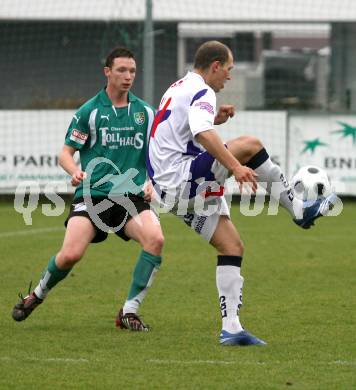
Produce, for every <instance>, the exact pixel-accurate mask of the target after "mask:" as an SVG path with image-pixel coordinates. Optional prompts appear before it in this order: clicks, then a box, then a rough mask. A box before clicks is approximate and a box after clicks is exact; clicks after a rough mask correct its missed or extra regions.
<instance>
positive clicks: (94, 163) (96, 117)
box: [12, 47, 164, 331]
mask: <svg viewBox="0 0 356 390" xmlns="http://www.w3.org/2000/svg"><path fill="white" fill-rule="evenodd" d="M104 74H105V76H106V77H107V86H106V87H105V88H104V89H102V90H101V91H100V92H99V93H98V94H97V95H96V96H94V97H93V98H92V99H90V100H89V101H87V102H86V103H85V104H84V105H83V106H81V107H80V108H79V110H78V111H77V112H76V114H75V115H74V116H73V120H72V122H71V124H70V126H69V129H68V132H67V135H66V138H65V144H64V146H63V149H62V151H61V153H60V159H59V161H60V165H61V166H62V168H63V169H64V170H65V171H66V172H68V174H69V175H70V176H71V178H72V179H71V183H72V184H73V185H74V186H75V187H76V191H75V195H74V199H73V202H72V206H71V210H70V213H69V216H68V218H67V220H66V228H67V230H66V233H65V237H64V242H63V245H62V248H61V249H60V250H59V252H58V253H57V254H56V255H54V256H52V257H51V258H50V260H49V263H48V266H47V268H46V269H45V270H44V272H43V275H42V277H41V279H40V281H39V283H38V285H37V287H36V288H35V289H34V290H33V291H32V292H30V291H29V294H28V295H27V296H26V297H24V298H21V300H20V302H19V303H17V304H16V305H15V307H14V309H13V312H12V317H13V319H14V320H16V321H23V320H25V319H26V318H27V317H28V316H29V315H30V314H31V312H32V311H33V310H34V309H35V308H36V307H37V306H38V305H39V304H41V303H42V302H43V300H44V299H45V298H46V296H47V294H48V292H49V291H50V290H51V289H52V288H53V287H54V286H55V285H56V284H57V283H58V282H60V281H61V280H63V279H64V278H65V277H66V276H67V275H68V274H69V272H70V271H71V269H72V268H73V266H74V265H75V264H76V263H77V262H78V261H79V260H80V259H81V258H82V256H83V255H84V253H85V251H86V249H87V247H88V245H89V244H90V243H91V242H92V243H95V242H101V241H104V240H105V239H106V238H107V235H108V231H109V230H112V231H114V232H115V234H116V235H118V236H119V237H121V238H122V239H123V240H126V241H127V240H130V239H133V240H135V241H137V242H138V243H139V244H140V245H141V248H142V250H141V253H140V255H139V258H138V261H137V264H136V267H135V269H134V272H133V280H132V283H131V287H130V290H129V294H128V297H127V300H126V302H125V304H124V306H123V308H122V309H121V310H120V311H119V313H118V315H117V317H116V326H118V327H120V328H126V329H130V330H135V331H147V330H148V326H147V325H145V324H144V322H143V321H142V320H141V319H140V317H139V316H138V314H137V313H138V309H139V306H140V304H141V302H142V300H143V298H144V297H145V295H146V293H147V290H148V288H149V286H150V285H151V284H152V281H153V277H154V275H155V273H156V271H157V270H158V268H159V266H160V264H161V252H162V247H163V241H164V238H163V234H162V230H161V227H160V224H159V221H158V218H157V216H156V215H155V213H154V212H153V211H152V210H151V208H150V205H149V201H150V198H151V194H152V187H151V185H150V184H147V185H146V186H145V184H146V166H145V156H146V148H147V138H148V135H149V131H150V128H151V125H152V121H153V117H154V110H153V109H152V108H151V107H150V106H149V105H148V104H147V103H146V102H144V101H142V100H140V99H139V98H137V97H136V96H135V95H133V94H132V93H131V92H130V89H131V87H132V84H133V81H134V79H135V74H136V62H135V58H134V56H133V54H132V53H131V51H129V50H128V49H126V48H122V47H121V48H116V49H114V50H113V51H112V52H111V53H110V54H109V55H108V57H107V59H106V64H105V67H104ZM77 150H78V151H79V154H80V162H81V167H78V166H77V164H76V163H75V160H74V158H73V155H74V153H75V152H76V151H77Z"/></svg>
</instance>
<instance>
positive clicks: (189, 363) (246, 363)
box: [146, 359, 265, 366]
mask: <svg viewBox="0 0 356 390" xmlns="http://www.w3.org/2000/svg"><path fill="white" fill-rule="evenodd" d="M146 362H147V363H155V364H188V365H191V364H213V365H217V364H221V365H229V364H238V365H241V364H242V365H261V366H263V365H265V363H263V362H238V361H226V360H169V359H167V360H164V359H149V360H146Z"/></svg>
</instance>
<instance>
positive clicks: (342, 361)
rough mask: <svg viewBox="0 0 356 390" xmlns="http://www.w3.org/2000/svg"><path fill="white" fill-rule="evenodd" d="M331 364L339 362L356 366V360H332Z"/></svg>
mask: <svg viewBox="0 0 356 390" xmlns="http://www.w3.org/2000/svg"><path fill="white" fill-rule="evenodd" d="M329 364H339V365H341V366H356V362H351V361H348V360H335V361H334V362H330V363H329Z"/></svg>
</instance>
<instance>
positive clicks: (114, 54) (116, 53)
mask: <svg viewBox="0 0 356 390" xmlns="http://www.w3.org/2000/svg"><path fill="white" fill-rule="evenodd" d="M118 57H125V58H133V59H135V56H134V55H133V53H132V51H131V50H129V49H127V48H126V47H115V49H113V50H111V52H110V53H109V55H108V56H107V57H106V61H105V66H107V67H108V68H111V67H112V64H113V63H114V60H115V58H118Z"/></svg>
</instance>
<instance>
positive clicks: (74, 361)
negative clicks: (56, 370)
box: [0, 356, 89, 363]
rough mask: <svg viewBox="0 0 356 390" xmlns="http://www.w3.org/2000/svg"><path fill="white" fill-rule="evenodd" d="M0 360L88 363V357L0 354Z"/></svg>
mask: <svg viewBox="0 0 356 390" xmlns="http://www.w3.org/2000/svg"><path fill="white" fill-rule="evenodd" d="M0 361H6V362H7V361H29V362H33V361H34V362H55V363H61V362H62V363H89V360H88V359H83V358H79V359H71V358H32V357H29V358H11V357H9V356H0Z"/></svg>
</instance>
